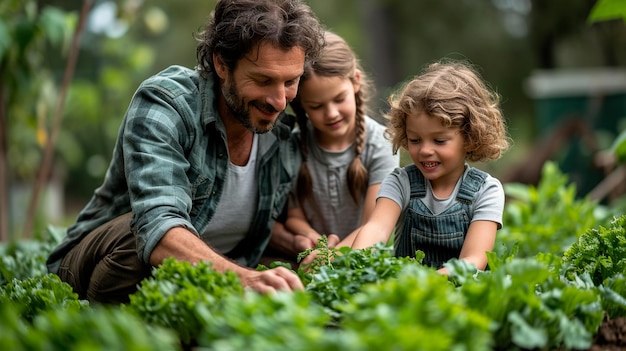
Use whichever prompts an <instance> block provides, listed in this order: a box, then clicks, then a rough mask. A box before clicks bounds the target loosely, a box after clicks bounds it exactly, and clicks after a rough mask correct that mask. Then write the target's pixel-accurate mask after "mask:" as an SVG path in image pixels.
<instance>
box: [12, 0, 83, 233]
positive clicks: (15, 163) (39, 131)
mask: <svg viewBox="0 0 626 351" xmlns="http://www.w3.org/2000/svg"><path fill="white" fill-rule="evenodd" d="M0 15H1V16H0V194H2V196H1V197H0V240H8V239H10V238H9V228H10V226H9V224H10V218H9V216H8V213H9V205H8V204H9V197H10V192H9V188H8V182H9V178H28V177H29V176H30V177H32V175H33V174H34V172H36V170H37V168H38V165H39V162H40V154H41V148H42V147H43V145H45V143H46V139H47V138H48V131H49V119H50V116H51V113H50V111H51V110H53V109H54V107H55V105H56V102H57V101H56V98H57V96H56V89H55V81H54V77H53V76H52V75H51V73H50V70H49V66H48V59H49V56H47V55H45V53H46V48H47V47H49V46H52V47H55V49H56V54H57V55H59V54H60V53H62V52H63V48H66V47H67V43H68V41H69V38H70V37H71V33H72V29H73V27H74V23H75V16H74V15H73V14H72V13H68V12H64V11H61V10H59V9H58V8H55V7H50V6H46V7H39V6H38V4H37V2H36V1H20V0H11V1H4V2H3V3H2V5H0ZM59 48H61V50H59ZM8 170H11V171H12V172H11V174H10V173H9V172H8Z"/></svg>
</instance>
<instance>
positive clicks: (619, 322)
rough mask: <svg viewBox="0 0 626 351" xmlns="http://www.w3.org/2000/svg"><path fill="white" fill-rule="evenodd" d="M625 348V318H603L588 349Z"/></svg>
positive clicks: (599, 350)
mask: <svg viewBox="0 0 626 351" xmlns="http://www.w3.org/2000/svg"><path fill="white" fill-rule="evenodd" d="M618 350H620V351H624V350H626V318H624V317H620V318H615V319H605V320H604V321H603V322H602V324H601V325H600V328H598V333H597V334H596V335H595V337H594V338H593V344H592V345H591V347H590V348H589V349H588V351H618Z"/></svg>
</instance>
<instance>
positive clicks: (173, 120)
mask: <svg viewBox="0 0 626 351" xmlns="http://www.w3.org/2000/svg"><path fill="white" fill-rule="evenodd" d="M291 118H292V117H291V116H288V115H285V114H283V116H281V122H279V123H277V125H276V127H275V128H274V129H273V130H272V131H271V132H269V133H265V134H260V135H259V151H258V154H257V165H258V174H259V178H258V188H259V194H258V199H259V201H258V208H257V211H256V215H255V216H254V219H253V222H252V226H251V228H250V230H249V232H248V234H247V236H246V238H245V239H244V240H242V242H241V243H240V244H239V245H238V246H237V247H235V248H234V249H233V250H232V251H231V252H229V253H225V254H226V255H227V256H229V257H230V258H232V259H234V260H236V261H238V262H239V263H240V264H243V265H247V266H250V267H254V266H255V265H256V264H257V262H258V259H259V258H260V256H261V254H262V253H263V250H264V249H265V247H266V245H267V243H268V241H269V237H270V233H271V228H272V225H273V223H274V219H275V218H276V217H277V216H278V215H279V214H280V212H281V211H282V209H283V206H284V205H285V202H286V200H287V195H288V193H289V190H290V189H291V186H292V181H293V180H294V178H295V175H296V174H297V170H298V168H299V166H300V153H299V152H298V149H297V147H298V146H297V142H296V140H295V139H294V137H293V136H292V133H291V129H290V127H289V126H288V125H287V123H284V122H287V121H288V120H289V121H291ZM289 124H291V123H289ZM227 167H228V151H227V149H226V136H225V131H224V127H223V125H222V123H221V120H220V119H219V117H218V114H217V111H216V110H215V105H214V89H213V82H212V80H210V79H209V80H205V79H203V78H201V77H200V75H199V74H198V72H197V71H195V70H191V69H188V68H184V67H180V66H172V67H169V68H168V69H166V70H164V71H162V72H160V73H158V74H157V75H155V76H153V77H151V78H149V79H147V80H146V81H144V82H143V83H142V84H141V86H140V87H139V88H138V90H137V91H136V93H135V95H134V96H133V99H132V101H131V104H130V106H129V108H128V111H127V113H126V115H125V117H124V120H123V121H122V125H121V127H120V130H119V135H118V139H117V142H116V144H115V148H114V150H113V158H112V161H111V164H110V166H109V169H108V170H107V173H106V176H105V178H104V182H103V184H102V185H101V186H100V187H99V188H98V189H96V190H95V192H94V194H93V197H92V198H91V200H90V201H89V203H88V204H87V206H86V207H85V208H84V209H83V210H82V211H81V212H80V214H79V216H78V219H77V221H76V223H75V224H74V225H72V226H71V227H69V228H68V230H67V237H66V238H65V240H64V241H63V242H62V243H61V244H60V245H59V246H58V247H57V248H55V249H54V250H53V252H52V253H51V255H50V257H49V258H48V262H47V264H48V269H49V270H50V271H51V272H56V271H57V270H58V267H59V265H60V262H61V260H62V259H63V257H64V256H65V254H66V253H67V252H68V251H69V250H70V249H71V248H72V247H73V246H74V245H76V244H77V243H78V242H79V241H80V240H81V238H83V237H84V236H85V235H87V234H88V233H90V232H91V231H92V230H94V229H96V228H97V227H98V226H100V225H101V224H103V223H106V222H108V221H110V220H112V219H114V218H116V217H118V216H120V215H123V214H125V213H128V212H130V211H132V212H133V220H132V222H131V230H132V231H133V232H134V233H135V235H136V236H137V239H138V240H137V253H138V255H139V258H140V259H141V260H143V261H144V262H146V263H148V262H149V258H150V254H151V253H152V250H153V249H154V247H155V246H156V244H157V243H158V242H159V240H160V239H161V238H162V237H163V235H164V234H165V233H166V232H167V231H168V230H169V229H171V228H173V227H185V228H187V229H189V230H191V231H192V232H194V233H196V234H198V233H202V232H204V230H205V228H206V227H207V225H208V223H209V221H210V220H211V218H212V217H213V215H214V214H215V210H216V208H217V204H218V202H219V201H220V199H221V198H222V195H223V194H222V190H223V184H224V181H225V177H226V171H227ZM207 243H208V244H210V239H209V241H208V242H207Z"/></svg>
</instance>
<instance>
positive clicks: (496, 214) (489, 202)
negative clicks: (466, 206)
mask: <svg viewBox="0 0 626 351" xmlns="http://www.w3.org/2000/svg"><path fill="white" fill-rule="evenodd" d="M478 194H479V195H478V196H477V197H476V199H475V202H474V215H473V217H472V221H492V222H496V223H497V224H498V229H501V228H502V215H503V212H504V197H505V196H504V188H503V187H502V183H500V181H499V180H498V179H497V178H494V177H492V176H487V178H486V179H485V182H484V183H483V185H482V187H481V189H480V190H479V191H478Z"/></svg>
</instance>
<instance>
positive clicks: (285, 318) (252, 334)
mask: <svg viewBox="0 0 626 351" xmlns="http://www.w3.org/2000/svg"><path fill="white" fill-rule="evenodd" d="M198 309H199V314H200V315H201V316H202V320H203V323H202V324H203V326H204V329H203V332H202V333H201V335H200V336H199V340H198V345H199V346H200V347H206V348H207V349H210V350H220V351H226V350H233V351H237V350H257V351H261V350H267V351H279V350H284V351H293V350H319V349H320V348H316V346H318V345H319V343H320V340H323V339H325V326H326V324H327V323H328V319H329V318H328V315H327V314H326V313H325V312H324V311H323V310H322V308H321V307H320V306H319V305H316V304H312V303H311V297H310V295H308V294H306V293H304V292H303V291H299V292H294V293H288V292H277V293H275V294H267V295H261V294H259V293H256V292H252V291H248V292H247V293H245V294H244V295H243V296H242V295H231V296H228V297H226V298H225V299H224V305H223V309H220V310H219V311H215V310H211V309H209V308H208V307H207V306H205V305H200V306H198Z"/></svg>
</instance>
